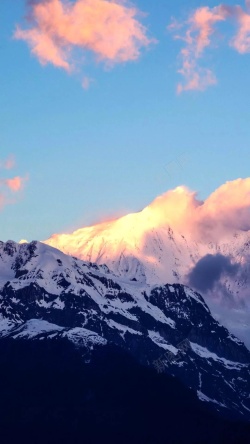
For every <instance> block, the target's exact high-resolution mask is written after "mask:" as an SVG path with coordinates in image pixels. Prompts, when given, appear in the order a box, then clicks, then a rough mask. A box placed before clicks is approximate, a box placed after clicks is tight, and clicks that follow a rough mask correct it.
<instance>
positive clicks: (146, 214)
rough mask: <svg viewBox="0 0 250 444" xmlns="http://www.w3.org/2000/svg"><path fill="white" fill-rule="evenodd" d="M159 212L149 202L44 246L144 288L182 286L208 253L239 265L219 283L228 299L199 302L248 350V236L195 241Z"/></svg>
mask: <svg viewBox="0 0 250 444" xmlns="http://www.w3.org/2000/svg"><path fill="white" fill-rule="evenodd" d="M164 211H165V208H164V206H163V207H162V208H161V207H159V206H157V208H156V207H155V205H154V203H152V204H151V205H149V206H148V207H146V208H145V209H144V210H142V211H141V212H139V213H134V214H128V215H127V216H124V217H122V218H120V219H117V220H114V221H111V222H107V223H101V224H97V225H94V226H91V227H85V228H81V229H78V230H77V231H75V232H73V233H71V234H57V235H53V236H52V237H50V238H49V239H47V240H46V241H45V243H46V244H48V245H51V246H54V247H56V248H58V249H59V250H61V251H63V252H65V253H66V254H70V255H73V256H76V257H78V258H80V259H82V260H87V261H91V262H95V263H97V264H99V265H100V264H107V266H108V267H109V269H110V270H112V271H113V272H114V273H115V274H116V275H117V276H120V277H125V278H126V279H129V280H135V279H136V280H137V281H138V282H141V283H147V284H148V285H150V286H152V285H162V284H165V283H166V282H168V283H169V284H174V283H180V284H184V285H186V284H188V279H187V276H188V274H189V272H190V270H191V269H192V268H193V267H194V266H195V265H196V264H197V262H198V261H199V260H200V259H201V258H203V257H204V256H206V255H208V254H211V255H216V254H221V255H224V256H225V257H227V258H230V259H232V261H233V263H234V264H238V265H239V269H238V271H237V273H236V275H233V276H230V275H226V274H225V275H222V276H221V279H220V284H221V287H222V288H224V290H225V292H226V293H227V295H228V296H227V297H226V298H224V299H223V294H222V295H217V294H216V293H215V294H213V295H212V299H211V294H209V295H207V294H206V293H204V294H203V297H204V298H205V300H206V303H207V304H208V306H209V308H210V310H211V311H212V313H213V315H214V316H216V318H217V319H219V320H220V322H222V323H224V325H225V326H226V327H227V328H229V330H230V331H231V332H232V333H234V334H236V335H238V336H240V337H241V339H242V340H244V341H246V344H247V345H248V346H249V348H250V302H249V297H248V295H249V288H250V261H249V258H250V232H249V231H239V230H238V231H235V232H234V233H232V234H227V236H224V237H223V238H222V239H221V240H220V241H216V242H215V241H211V240H208V239H206V237H205V236H204V239H203V240H199V241H198V240H197V239H195V238H194V237H193V236H192V235H191V233H190V232H188V231H185V230H184V228H182V229H180V228H176V229H175V228H174V227H173V226H171V225H170V224H169V222H168V220H167V218H166V217H165V213H164ZM237 310H238V311H240V315H238V313H237ZM243 316H244V317H246V322H245V323H244V322H242V318H243Z"/></svg>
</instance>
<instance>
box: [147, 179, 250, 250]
mask: <svg viewBox="0 0 250 444" xmlns="http://www.w3.org/2000/svg"><path fill="white" fill-rule="evenodd" d="M148 209H149V210H150V212H151V213H152V218H154V219H153V223H154V224H155V225H156V226H157V225H158V226H159V225H164V224H166V223H168V224H169V225H170V226H172V228H173V229H177V230H179V231H180V232H182V233H183V234H185V235H187V236H190V237H191V238H194V239H196V240H197V241H202V240H205V241H215V242H217V241H220V240H222V239H223V237H225V236H227V235H228V234H232V233H234V232H236V231H238V230H241V231H248V230H250V178H246V179H237V180H234V181H231V182H226V183H225V184H224V185H222V186H221V187H219V188H218V189H217V190H216V191H214V192H213V193H212V194H211V195H210V196H209V197H208V198H207V199H206V200H205V201H201V200H199V199H198V197H197V193H196V192H193V191H190V190H189V189H188V188H186V187H177V188H176V189H175V190H171V191H168V192H166V193H164V194H163V195H161V196H159V197H157V198H156V199H155V200H154V201H153V202H152V204H151V205H150V206H149V207H148Z"/></svg>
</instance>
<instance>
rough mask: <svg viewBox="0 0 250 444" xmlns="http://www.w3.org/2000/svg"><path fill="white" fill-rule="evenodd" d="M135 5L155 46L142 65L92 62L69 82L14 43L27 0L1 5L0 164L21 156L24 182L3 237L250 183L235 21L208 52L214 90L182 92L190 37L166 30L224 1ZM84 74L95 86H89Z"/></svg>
mask: <svg viewBox="0 0 250 444" xmlns="http://www.w3.org/2000/svg"><path fill="white" fill-rule="evenodd" d="M134 4H135V5H136V6H137V7H138V8H139V9H140V10H142V11H144V12H146V13H147V15H146V16H145V17H140V20H141V21H142V23H143V24H144V26H145V27H146V28H147V30H148V31H147V34H148V36H149V37H154V38H156V39H157V40H158V43H157V44H154V45H151V46H150V47H149V48H147V49H146V50H142V52H141V55H140V57H139V58H138V59H137V60H136V61H132V62H131V61H128V62H127V63H122V64H117V65H116V66H114V67H113V68H112V69H108V68H107V67H105V66H104V64H101V63H96V62H94V61H93V60H92V61H88V63H86V64H83V65H82V66H81V68H80V71H79V72H76V73H73V74H70V75H69V74H67V73H66V72H65V71H64V70H62V69H58V68H56V67H54V66H52V65H51V64H50V65H47V66H41V64H40V63H39V61H38V59H37V58H36V57H34V56H32V55H31V53H30V50H29V48H28V46H27V44H26V43H25V42H24V41H18V40H14V39H13V38H12V36H13V32H14V30H15V26H16V24H17V23H19V24H20V23H22V20H23V17H24V15H25V13H26V12H27V8H26V2H25V1H24V0H16V1H15V2H12V4H11V7H10V2H9V0H1V3H0V18H1V19H0V54H1V70H0V84H1V109H0V159H2V160H3V159H6V158H7V157H8V156H9V155H10V154H11V153H12V154H13V155H14V156H15V158H16V166H15V168H14V169H13V170H12V171H11V172H10V171H1V177H7V176H8V177H9V176H14V175H18V176H22V177H24V176H25V177H26V176H28V180H27V181H26V182H25V187H24V189H23V190H22V191H21V192H20V193H18V197H17V198H16V199H15V203H14V204H10V205H5V206H4V207H3V208H2V210H1V213H0V229H1V236H0V238H1V240H7V239H14V240H17V241H18V240H20V239H21V238H25V239H28V240H32V239H39V240H42V239H46V238H47V237H49V236H50V235H51V234H52V233H54V232H63V231H69V230H73V229H76V228H78V227H81V226H83V225H86V224H89V223H92V222H93V221H97V220H98V219H99V218H101V219H103V218H105V217H109V216H111V215H119V214H123V213H125V212H131V211H137V210H140V209H141V208H143V207H144V206H145V205H147V204H148V203H149V202H150V201H151V200H153V199H154V197H156V196H157V195H159V194H161V193H163V192H164V191H166V190H168V189H171V188H174V187H176V186H178V185H181V184H185V185H187V186H188V187H189V188H191V189H194V190H197V191H198V192H199V196H200V197H201V198H205V197H206V196H207V195H209V194H210V193H211V192H212V191H213V190H215V189H216V188H217V187H218V186H219V185H221V184H222V183H224V182H225V181H227V180H233V179H236V178H238V177H248V176H249V165H250V149H249V140H250V125H249V121H250V107H249V96H250V84H249V79H248V73H249V68H250V55H248V54H239V53H237V51H234V50H233V49H232V48H230V47H229V45H227V44H226V40H227V36H229V35H230V32H231V29H232V27H231V24H227V23H225V24H223V25H222V27H220V29H221V35H222V33H223V36H224V37H222V36H219V40H220V44H218V45H217V44H215V45H214V47H212V48H209V49H208V50H207V51H206V53H205V54H204V57H203V62H204V63H205V64H206V65H208V66H209V67H210V68H212V69H213V70H214V72H215V73H216V77H217V79H218V83H217V85H215V86H211V87H209V88H207V89H206V90H205V91H187V92H184V93H182V94H180V95H178V94H177V93H176V85H177V83H178V82H179V81H180V80H181V76H180V74H178V73H177V70H178V63H179V58H178V54H179V52H180V49H181V47H182V46H183V42H181V41H179V40H174V39H173V38H172V36H171V35H170V33H169V32H168V31H167V29H166V28H167V25H169V24H170V23H171V17H173V16H175V17H176V18H177V19H179V20H182V21H183V20H185V19H186V18H187V16H188V15H189V14H191V13H192V11H193V10H194V9H197V8H198V7H200V6H209V7H210V8H212V7H214V6H216V5H217V4H218V3H217V2H214V1H213V2H212V1H209V2H200V1H189V2H188V6H187V4H186V2H184V1H179V0H175V1H172V2H166V0H158V1H157V2H152V1H149V0H144V1H142V0H135V2H134ZM228 4H231V5H233V2H231V1H230V2H228ZM239 4H241V5H242V7H244V2H239ZM218 28H219V27H218ZM83 73H84V75H85V74H86V75H87V76H88V77H90V78H93V79H94V81H93V83H92V84H91V85H90V88H89V89H88V90H84V89H83V88H82V86H81V75H82V74H83Z"/></svg>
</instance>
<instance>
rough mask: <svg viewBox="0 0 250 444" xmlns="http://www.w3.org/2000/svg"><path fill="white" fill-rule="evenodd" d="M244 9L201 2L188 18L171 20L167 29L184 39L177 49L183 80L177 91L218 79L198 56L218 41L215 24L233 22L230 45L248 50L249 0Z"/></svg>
mask: <svg viewBox="0 0 250 444" xmlns="http://www.w3.org/2000/svg"><path fill="white" fill-rule="evenodd" d="M245 6H246V10H244V9H243V8H242V7H241V6H239V5H235V6H229V5H225V4H220V5H218V6H216V7H213V8H210V7H209V6H203V7H200V8H197V9H196V10H195V11H193V12H192V13H191V14H190V16H189V18H188V19H187V20H186V21H185V22H183V23H179V22H177V21H176V20H173V22H172V24H171V25H170V26H169V27H168V29H169V30H170V31H171V32H173V33H174V39H178V40H182V41H184V42H185V46H184V48H182V49H181V52H180V60H181V67H180V69H179V70H178V72H179V73H180V74H181V75H182V76H183V78H184V82H182V83H179V84H178V85H177V92H178V93H181V92H183V91H189V90H199V91H204V90H205V89H207V88H208V87H209V86H212V85H215V84H216V83H217V78H216V76H215V74H214V73H213V71H212V70H211V69H209V68H206V67H204V66H202V64H201V60H202V58H203V56H204V53H205V50H206V49H208V48H211V47H212V45H215V44H218V42H219V40H221V39H219V38H218V36H220V34H218V32H216V31H217V25H218V24H219V23H220V22H225V21H226V22H230V23H234V24H235V25H236V34H234V35H233V37H232V39H231V40H230V42H229V46H231V47H232V48H234V49H235V50H236V51H237V52H238V53H240V54H246V53H249V52H250V1H249V0H246V2H245Z"/></svg>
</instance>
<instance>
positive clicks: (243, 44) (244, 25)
mask: <svg viewBox="0 0 250 444" xmlns="http://www.w3.org/2000/svg"><path fill="white" fill-rule="evenodd" d="M246 6H247V9H249V8H250V1H248V2H246ZM231 15H232V17H233V18H234V19H235V20H236V21H237V25H238V32H237V34H236V35H235V36H234V38H233V39H232V41H231V45H232V46H233V48H234V49H236V51H238V52H239V53H240V54H246V53H248V52H250V14H248V13H247V12H245V11H243V9H242V8H241V7H240V6H236V7H235V8H232V9H231Z"/></svg>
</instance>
